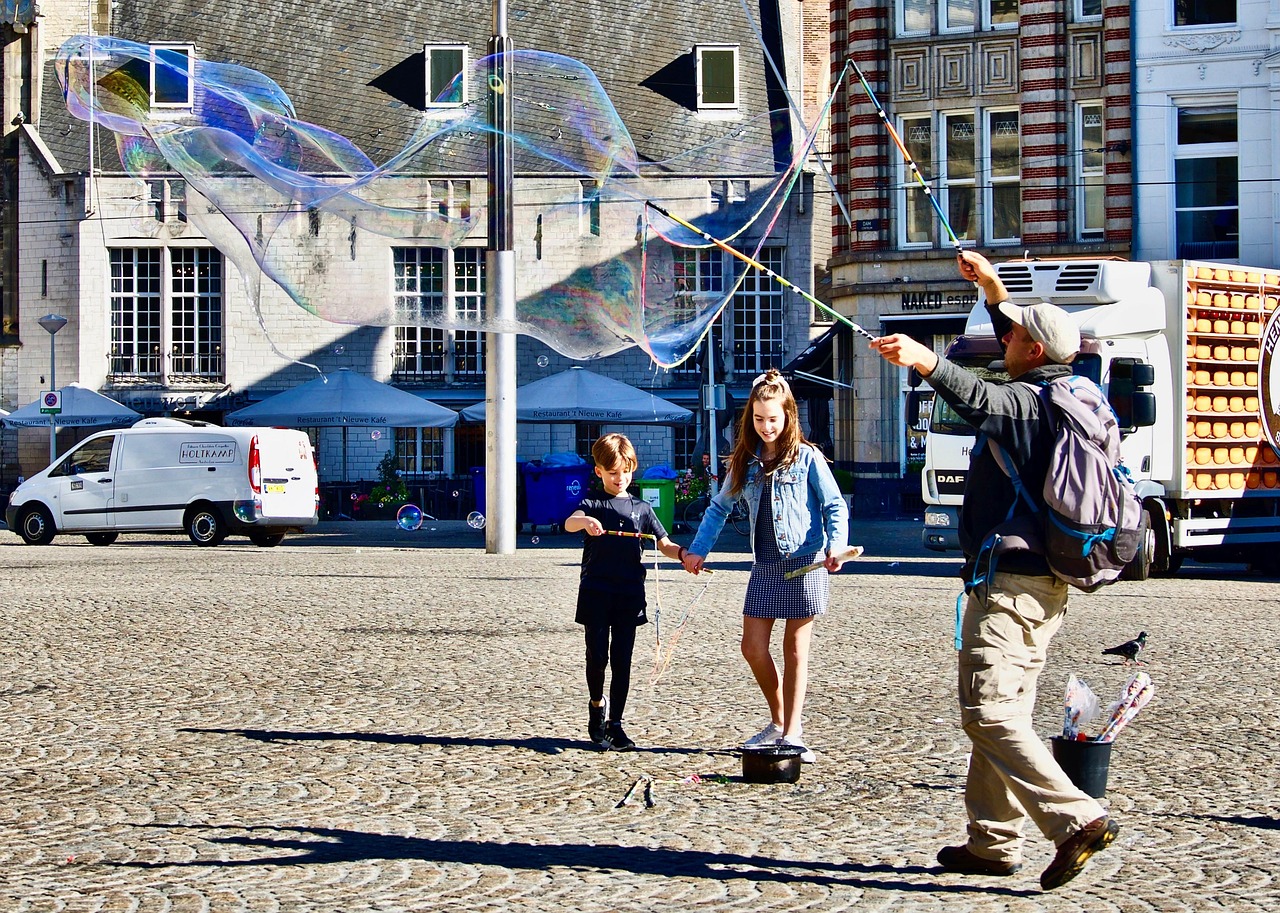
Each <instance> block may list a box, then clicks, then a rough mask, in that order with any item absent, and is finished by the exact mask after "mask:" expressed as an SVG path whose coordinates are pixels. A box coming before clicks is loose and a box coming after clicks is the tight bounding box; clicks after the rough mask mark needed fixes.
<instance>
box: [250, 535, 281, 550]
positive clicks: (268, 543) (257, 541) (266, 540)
mask: <svg viewBox="0 0 1280 913" xmlns="http://www.w3.org/2000/svg"><path fill="white" fill-rule="evenodd" d="M249 541H250V542H252V543H253V544H254V545H257V546H261V547H262V548H274V547H275V546H277V545H279V544H280V543H281V542H283V541H284V533H264V532H257V533H249Z"/></svg>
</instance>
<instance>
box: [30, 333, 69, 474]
mask: <svg viewBox="0 0 1280 913" xmlns="http://www.w3.org/2000/svg"><path fill="white" fill-rule="evenodd" d="M36 323H38V324H40V326H42V327H43V328H44V329H45V330H46V331H48V333H49V389H50V390H57V389H58V378H57V376H56V373H55V371H56V369H57V363H58V360H57V356H56V351H55V346H54V344H53V337H55V336H57V335H58V331H59V330H60V329H62V328H63V327H65V326H66V325H67V318H65V317H63V316H62V315H61V314H45V315H44V316H43V317H41V318H40V319H39V320H37V321H36ZM57 458H58V423H57V416H55V415H52V414H51V415H50V416H49V462H50V463H52V462H53V461H54V460H56V459H57Z"/></svg>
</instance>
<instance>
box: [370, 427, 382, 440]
mask: <svg viewBox="0 0 1280 913" xmlns="http://www.w3.org/2000/svg"><path fill="white" fill-rule="evenodd" d="M369 437H371V438H373V439H374V440H375V441H380V440H382V432H381V431H379V430H378V429H376V428H375V429H374V430H373V431H371V432H370V433H369Z"/></svg>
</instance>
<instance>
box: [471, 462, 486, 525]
mask: <svg viewBox="0 0 1280 913" xmlns="http://www.w3.org/2000/svg"><path fill="white" fill-rule="evenodd" d="M471 493H472V494H473V495H474V496H475V501H476V510H478V511H479V512H480V513H481V514H484V467H483V466H472V467H471ZM485 516H488V515H487V514H485Z"/></svg>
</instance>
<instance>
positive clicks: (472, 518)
mask: <svg viewBox="0 0 1280 913" xmlns="http://www.w3.org/2000/svg"><path fill="white" fill-rule="evenodd" d="M484 523H485V520H484V514H482V513H480V511H478V510H473V511H472V512H471V513H469V514H467V526H470V527H471V528H472V529H484Z"/></svg>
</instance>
